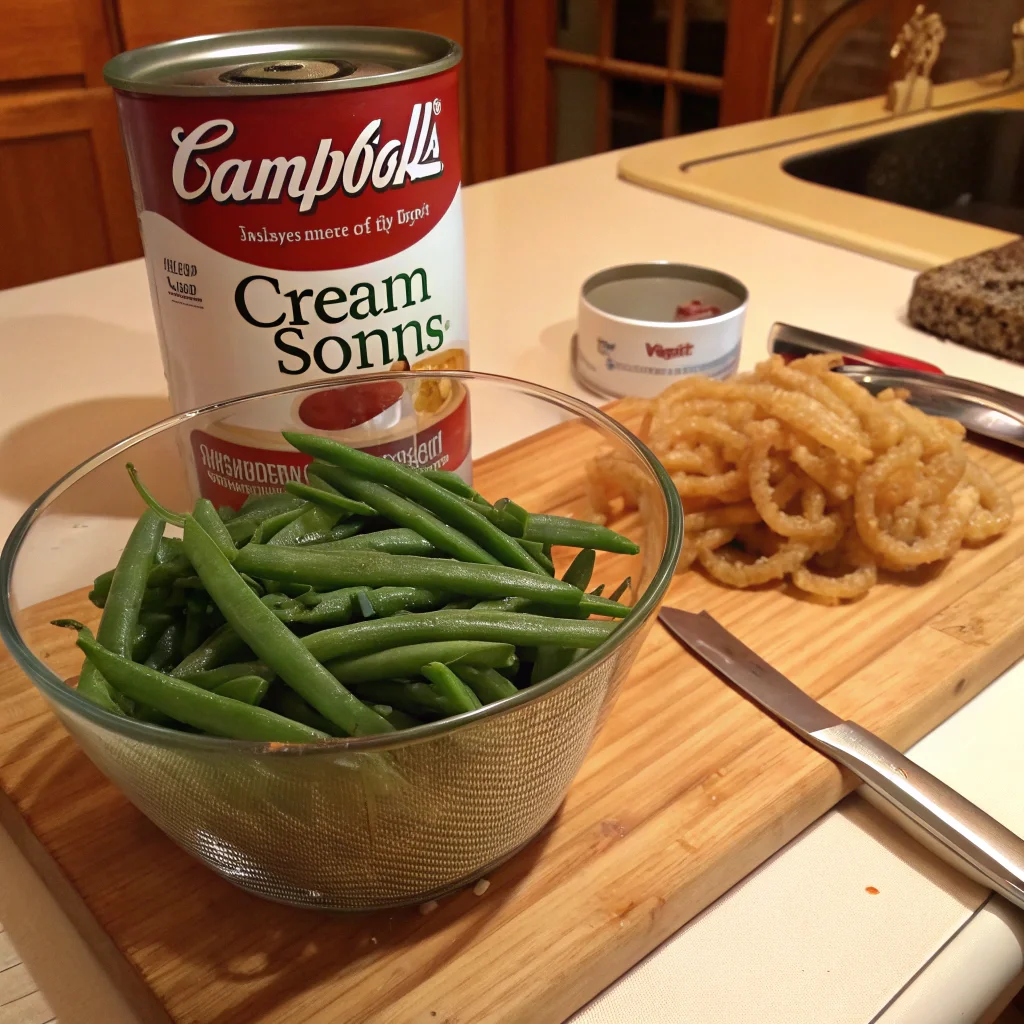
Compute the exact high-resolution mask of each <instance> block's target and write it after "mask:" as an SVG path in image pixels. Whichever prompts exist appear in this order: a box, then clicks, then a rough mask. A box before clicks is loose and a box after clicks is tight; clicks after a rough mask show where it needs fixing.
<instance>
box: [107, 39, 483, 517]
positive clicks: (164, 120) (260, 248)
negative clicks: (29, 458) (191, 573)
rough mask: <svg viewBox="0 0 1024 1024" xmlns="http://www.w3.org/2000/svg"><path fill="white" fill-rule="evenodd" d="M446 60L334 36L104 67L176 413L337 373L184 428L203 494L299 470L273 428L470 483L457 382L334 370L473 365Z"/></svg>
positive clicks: (454, 108)
mask: <svg viewBox="0 0 1024 1024" xmlns="http://www.w3.org/2000/svg"><path fill="white" fill-rule="evenodd" d="M460 58H461V51H460V49H459V47H458V46H457V45H456V44H455V43H454V42H452V41H451V40H449V39H445V38H442V37H440V36H435V35H431V34H429V33H425V32H414V31H407V30H399V29H381V28H359V27H344V28H341V27H339V28H292V29H267V30H259V31H252V32H238V33H230V34H226V35H216V36H203V37H199V38H194V39H182V40H177V41H174V42H170V43H161V44H158V45H155V46H147V47H143V48H141V49H137V50H130V51H128V52H125V53H122V54H120V55H119V56H117V57H115V58H114V59H113V60H111V61H110V62H108V64H107V65H106V68H105V69H104V75H105V78H106V80H107V82H108V83H109V84H110V85H112V86H113V87H114V88H115V90H116V95H117V104H118V112H119V115H120V120H121V129H122V135H123V138H124V144H125V149H126V152H127V156H128V164H129V167H130V170H131V178H132V185H133V189H134V192H135V204H136V209H137V212H138V216H139V224H140V228H141V232H142V240H143V245H144V249H145V255H146V263H147V266H148V270H149V280H150V288H151V292H152V299H153V308H154V311H155V314H156V321H157V328H158V331H159V334H160V341H161V349H162V353H163V361H164V369H165V373H166V376H167V383H168V389H169V392H170V396H171V402H172V405H173V406H174V409H175V411H182V410H185V409H192V408H196V407H198V406H204V405H209V404H211V403H215V402H219V401H222V400H224V399H228V398H234V397H237V396H241V395H246V394H252V393H255V392H262V391H270V390H276V389H279V388H282V387H287V386H288V385H293V384H305V383H312V382H318V381H323V382H332V381H333V382H336V383H337V384H338V385H339V386H338V387H337V388H321V389H319V390H316V391H297V392H291V393H285V394H282V395H280V396H277V397H275V398H273V399H268V400H262V401H260V402H259V403H250V404H249V405H248V406H244V405H243V406H241V407H237V408H236V411H234V412H226V414H225V416H224V418H223V419H222V420H218V422H217V425H216V427H209V426H207V427H206V428H205V429H203V430H199V429H196V430H194V431H193V432H192V435H191V439H190V448H191V453H192V457H193V463H194V466H193V468H194V472H195V477H196V479H195V483H196V485H197V488H198V490H199V492H200V493H201V494H202V495H203V496H205V497H209V498H211V499H212V500H214V501H215V502H216V503H217V504H229V505H233V506H236V507H237V506H238V505H240V504H241V503H242V501H244V499H245V498H246V497H247V496H249V495H250V494H261V493H267V492H269V491H273V490H280V489H281V488H282V487H283V486H284V484H285V483H286V482H287V480H289V479H301V478H302V477H303V476H304V466H305V465H306V464H307V463H308V461H309V460H308V458H306V457H305V456H300V455H298V453H296V452H294V450H293V449H291V448H289V446H288V445H287V444H286V442H284V440H283V439H282V437H281V431H282V430H287V429H290V430H309V429H315V430H317V431H319V432H327V433H329V434H331V435H332V436H335V437H337V438H338V439H339V440H342V441H346V442H348V443H351V444H355V445H357V446H359V447H362V448H364V449H366V450H370V451H374V452H375V453H376V454H380V455H384V456H385V457H388V458H394V459H396V460H399V461H403V462H406V463H408V464H411V465H415V466H443V467H444V468H446V469H452V470H456V471H461V472H463V474H464V475H465V474H468V471H469V458H468V455H469V408H468V400H467V396H466V392H465V389H464V388H463V387H462V386H461V385H460V384H459V383H458V382H457V381H454V380H452V381H449V380H438V379H437V378H434V379H432V380H424V382H423V384H422V385H421V386H420V387H419V388H418V389H417V388H410V387H409V386H406V385H401V384H399V383H398V380H397V379H396V381H395V382H394V383H393V384H392V383H390V382H388V381H387V380H386V379H385V380H383V381H381V380H377V381H375V382H372V383H366V384H364V385H353V384H352V383H351V382H352V379H353V378H357V377H358V376H359V375H366V374H380V373H381V372H382V371H389V370H395V369H402V370H412V371H417V370H461V369H466V368H467V367H468V365H469V353H468V338H467V326H468V325H467V314H466V283H465V252H464V237H463V227H462V201H461V184H460V158H459V145H460V136H459V111H458V78H457V65H458V63H459V60H460ZM343 383H344V385H345V386H344V387H342V386H340V385H341V384H343ZM247 408H248V411H245V410H246V409H247ZM368 438H370V439H372V443H371V441H369V440H367V439H368Z"/></svg>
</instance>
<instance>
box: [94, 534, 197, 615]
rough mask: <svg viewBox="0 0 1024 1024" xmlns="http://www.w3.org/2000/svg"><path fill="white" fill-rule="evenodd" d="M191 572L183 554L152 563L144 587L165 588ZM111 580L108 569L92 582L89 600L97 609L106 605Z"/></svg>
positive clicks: (112, 575) (112, 573) (111, 574)
mask: <svg viewBox="0 0 1024 1024" xmlns="http://www.w3.org/2000/svg"><path fill="white" fill-rule="evenodd" d="M163 539H164V540H168V539H170V538H167V537H165V538H163ZM191 571H192V566H191V565H190V564H189V560H188V559H187V558H186V557H185V556H184V555H183V554H181V555H174V556H172V557H171V558H169V559H167V560H166V561H163V562H160V563H156V562H154V564H153V566H152V568H150V570H149V574H148V576H147V579H146V587H147V589H151V590H152V589H159V588H162V587H165V586H166V585H168V584H173V583H174V581H175V580H177V579H178V578H180V577H181V576H184V575H186V574H188V573H190V572H191ZM113 580H114V570H113V569H108V570H107V572H103V573H100V575H99V576H97V577H96V579H95V580H93V584H92V590H91V591H89V600H90V601H91V602H92V603H93V604H94V605H96V607H97V608H102V607H103V606H104V605H105V604H106V601H107V596H108V595H109V593H110V584H111V583H112V582H113Z"/></svg>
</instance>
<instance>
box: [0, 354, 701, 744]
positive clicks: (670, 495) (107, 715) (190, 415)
mask: <svg viewBox="0 0 1024 1024" xmlns="http://www.w3.org/2000/svg"><path fill="white" fill-rule="evenodd" d="M430 378H434V379H446V378H447V379H451V380H468V381H471V382H472V381H481V382H483V383H489V384H493V385H497V386H499V387H503V388H508V389H511V390H513V391H518V392H520V393H527V394H529V395H531V396H533V397H535V398H538V399H541V400H543V401H545V402H547V403H548V404H549V405H553V406H555V407H557V408H561V409H563V410H567V411H569V412H572V413H574V414H575V415H576V416H577V417H578V418H579V419H582V420H584V421H587V422H589V423H590V424H591V425H592V426H598V427H601V428H603V429H604V430H606V431H607V432H609V433H611V434H612V435H614V436H615V437H616V439H617V440H618V441H620V442H621V443H623V444H625V445H626V447H627V448H630V449H632V450H633V452H634V454H635V455H636V456H638V457H639V458H640V459H641V461H643V462H644V463H646V464H647V466H648V468H649V469H650V470H651V472H652V473H653V474H654V477H655V479H656V480H657V481H658V483H659V485H660V487H661V492H662V497H663V498H664V499H665V505H666V509H667V520H668V521H667V524H666V525H667V529H666V538H665V551H664V552H663V554H662V557H661V560H660V562H659V563H658V567H657V569H656V570H655V572H654V575H653V576H652V578H651V582H650V584H649V585H648V586H647V588H646V589H645V590H644V592H643V594H641V596H640V598H639V600H638V601H637V602H636V604H635V605H633V608H632V610H631V611H630V613H629V615H627V616H626V617H625V618H624V619H622V620H621V622H620V624H619V626H618V628H617V629H616V630H615V631H614V632H613V633H612V634H611V635H610V636H609V637H608V639H607V640H604V641H602V642H601V643H600V644H598V645H597V646H596V647H594V648H593V649H592V650H590V651H588V652H587V653H586V654H585V655H584V656H583V657H582V658H580V659H579V660H578V661H574V662H573V663H572V664H571V665H570V666H568V667H567V668H565V669H562V670H561V671H559V672H556V673H555V674H554V675H552V676H549V677H548V678H547V679H545V680H543V681H542V682H540V683H537V684H535V685H534V686H530V687H528V688H526V689H523V690H520V691H519V692H518V693H517V694H515V695H514V696H511V697H505V698H504V699H502V700H499V701H495V702H493V703H491V704H485V705H484V706H483V707H481V708H477V709H475V710H473V711H467V712H463V713H462V714H460V715H453V716H450V717H449V718H444V719H441V720H440V721H436V722H425V723H424V724H422V725H418V726H414V727H413V728H411V729H402V730H399V731H397V732H395V733H380V734H376V735H371V736H339V737H331V738H330V739H327V740H322V741H319V742H312V743H280V742H277V743H268V742H267V741H262V740H260V741H254V740H238V739H230V738H227V737H221V736H206V735H202V734H197V733H187V732H179V731H177V730H174V729H170V728H167V727H165V726H161V725H155V724H152V723H150V722H143V721H139V720H138V719H135V718H128V717H125V716H120V715H115V714H113V713H112V712H110V711H107V710H106V709H104V708H101V707H99V706H98V705H96V704H93V703H92V702H90V701H88V700H84V699H82V698H80V697H79V696H78V695H77V694H76V693H75V691H74V690H73V689H72V688H71V687H69V686H68V685H67V683H66V682H65V681H64V680H63V679H61V678H60V677H59V676H58V675H57V674H56V673H55V672H53V671H52V670H51V669H50V668H49V667H48V666H47V665H46V664H44V663H43V662H42V661H41V660H40V659H39V658H37V657H36V655H35V654H34V653H33V652H32V650H31V649H30V648H29V647H28V645H27V643H26V642H25V641H24V639H23V638H22V636H21V633H20V632H19V630H18V627H17V625H16V624H15V619H14V612H13V608H12V605H11V581H12V578H13V571H14V567H15V564H16V562H17V557H18V553H19V551H20V549H21V546H22V543H23V542H24V540H25V538H26V536H27V535H28V533H29V531H30V529H31V528H32V526H33V525H34V523H35V521H36V520H37V519H38V518H39V516H40V515H41V513H42V512H43V511H44V510H45V509H46V507H47V506H48V505H49V504H50V503H51V502H52V501H54V500H55V499H56V498H58V497H59V496H60V495H61V494H63V493H64V492H65V491H66V490H68V488H70V487H71V486H73V485H74V484H75V483H77V482H78V481H79V480H81V479H82V478H83V477H85V476H86V475H87V474H89V473H90V472H92V471H93V470H94V469H97V468H98V467H99V466H101V465H104V464H106V463H108V462H110V461H111V460H112V459H114V458H116V457H117V456H118V455H119V454H120V453H121V452H124V451H127V450H129V449H131V448H132V447H134V446H135V445H137V444H140V443H142V442H143V441H146V440H147V439H149V438H150V437H154V436H156V435H157V434H160V433H163V432H164V431H166V430H169V429H171V428H174V427H178V426H181V425H182V424H185V423H187V422H188V421H189V420H191V419H195V418H197V417H199V416H204V415H206V414H208V413H210V412H215V411H218V410H221V409H231V408H232V407H235V406H241V405H245V404H247V403H250V402H253V401H254V400H256V399H261V398H267V397H271V396H276V395H281V394H290V393H300V392H303V391H318V390H322V389H323V388H324V387H325V386H332V385H333V386H335V387H346V386H349V385H352V384H365V383H372V382H375V381H381V380H390V381H395V380H402V381H410V382H412V381H422V380H424V379H430ZM546 429H550V428H546ZM535 433H541V431H535V432H534V434H535ZM534 434H526V435H524V436H523V437H522V438H519V439H518V440H525V438H527V437H532V436H534ZM512 443H513V444H515V443H517V442H516V441H513V442H512ZM495 450H496V451H500V449H495ZM682 540H683V508H682V502H681V501H680V498H679V495H678V493H677V491H676V488H675V486H674V484H673V483H672V479H671V477H670V476H669V474H668V471H667V470H666V469H665V467H664V466H662V464H661V463H660V462H659V461H658V459H657V458H656V457H655V455H654V453H653V452H652V451H651V450H650V448H648V447H647V445H646V444H644V442H643V441H641V440H640V439H639V438H638V437H637V436H636V435H635V434H634V433H633V432H632V431H630V430H629V429H628V428H627V427H625V426H623V425H622V424H621V423H619V422H618V421H617V420H615V419H613V418H612V417H611V416H609V415H608V414H607V413H606V412H604V410H603V409H601V408H599V407H598V406H595V405H591V404H590V403H589V402H586V401H584V400H583V399H580V398H576V397H575V396H573V395H567V394H565V393H564V392H561V391H557V390H556V389H554V388H549V387H546V386H545V385H543V384H535V383H533V382H531V381H524V380H520V379H518V378H515V377H508V376H504V375H501V374H494V373H482V372H479V371H474V370H410V371H385V372H383V373H373V374H360V375H359V376H358V377H351V378H347V379H342V380H338V381H326V380H323V379H320V380H316V381H311V382H308V383H303V384H295V385H292V386H290V387H287V388H272V389H270V390H268V391H259V392H254V393H253V394H249V395H242V396H239V397H237V398H232V399H226V400H224V401H221V402H214V403H211V404H209V405H205V406H200V407H198V408H195V409H189V410H186V411H185V412H181V413H177V414H175V415H173V416H168V417H166V418H165V419H162V420H159V421H157V422H156V423H153V424H151V425H150V426H148V427H144V428H143V429H142V430H140V431H137V432H136V433H134V434H131V435H129V436H128V437H125V438H122V439H121V440H120V441H115V442H114V443H113V444H111V445H108V446H107V447H106V448H103V449H102V450H100V451H99V452H97V453H96V454H94V455H91V456H90V457H89V458H87V459H85V460H84V461H83V462H81V463H79V464H78V465H77V466H76V467H75V468H74V469H71V470H69V471H68V472H67V473H65V474H64V476H62V477H61V478H60V479H59V480H57V481H56V482H55V483H54V484H52V485H51V486H50V487H48V488H47V489H46V490H45V491H44V492H43V493H42V494H41V495H40V496H39V497H38V498H36V500H35V501H33V502H32V503H31V504H30V505H29V507H28V508H27V509H26V510H25V512H24V513H23V514H22V515H21V517H20V518H19V519H18V521H17V523H16V524H15V526H14V529H13V530H11V533H10V535H9V537H8V538H7V540H6V542H5V543H4V546H3V550H2V551H0V641H2V642H3V643H4V645H6V647H7V649H8V650H9V651H10V653H11V655H12V656H13V657H14V660H15V661H16V662H17V663H18V665H19V666H20V668H21V669H22V670H23V671H24V672H25V674H26V675H27V676H28V677H29V679H30V680H31V681H32V683H33V685H35V686H36V687H37V688H39V689H40V690H42V691H43V694H44V696H46V697H47V698H49V699H51V700H52V701H54V702H55V703H56V705H57V706H58V708H62V709H66V710H67V711H69V712H70V713H72V714H76V715H82V716H83V717H85V718H87V719H89V720H90V721H91V722H92V723H93V724H94V725H96V726H99V727H101V728H103V729H108V730H110V731H112V732H116V733H119V734H120V735H122V736H124V737H126V738H129V739H134V740H141V741H145V742H149V743H155V744H157V745H159V746H172V747H175V748H179V749H180V748H183V747H184V748H192V749H194V750H201V751H206V752H211V753H212V752H221V753H225V754H248V755H251V756H315V755H323V754H326V755H332V754H337V753H348V752H356V751H385V750H389V749H396V748H399V747H405V746H410V745H412V744H414V743H421V742H427V741H430V740H434V739H437V738H438V737H439V736H442V735H444V734H446V733H449V732H454V731H456V730H460V729H465V728H466V727H469V726H474V725H477V724H478V723H481V722H483V721H485V720H488V719H491V718H497V717H500V716H503V715H506V714H511V713H512V712H513V711H515V710H517V709H518V708H520V707H523V706H524V705H526V704H530V703H534V702H535V701H538V700H541V699H543V698H545V697H547V696H549V695H550V694H552V693H553V692H554V691H555V690H558V689H560V688H561V687H562V686H564V685H566V684H568V683H569V682H571V681H572V680H573V679H575V678H576V677H578V676H579V675H581V674H582V673H585V672H586V671H587V670H588V669H591V668H593V667H594V666H596V665H597V664H599V663H600V662H601V661H603V660H604V659H605V658H606V657H607V656H608V655H609V654H610V653H611V652H612V650H613V649H614V648H616V647H619V646H621V644H622V643H623V642H624V641H625V640H627V639H628V638H629V637H631V636H632V635H633V634H635V633H637V632H638V631H639V630H641V629H642V628H643V627H644V625H645V624H646V623H647V621H648V620H649V619H650V617H651V615H652V614H653V612H654V611H655V609H656V607H657V605H658V602H659V601H660V600H661V598H662V596H663V595H664V593H665V590H666V589H667V588H668V584H669V582H670V581H671V579H672V576H673V574H674V573H675V567H676V562H677V561H678V559H679V553H680V550H681V547H682ZM55 710H56V709H55ZM58 717H60V716H58Z"/></svg>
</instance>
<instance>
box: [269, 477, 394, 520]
mask: <svg viewBox="0 0 1024 1024" xmlns="http://www.w3.org/2000/svg"><path fill="white" fill-rule="evenodd" d="M309 478H310V480H315V481H317V483H316V485H314V486H310V485H309V484H300V483H298V482H297V481H295V480H289V481H288V483H286V484H285V488H286V489H287V491H288V493H289V494H294V495H295V496H296V497H297V498H305V500H306V501H311V502H313V503H314V504H317V505H322V506H323V507H324V508H329V509H333V510H334V511H336V512H344V513H346V514H348V515H350V516H374V515H376V514H377V510H376V509H374V508H373V507H372V506H370V505H367V504H366V502H365V501H354V500H353V499H352V498H346V497H345V495H344V494H338V493H337V491H335V490H334V489H333V488H332V489H331V490H327V488H326V487H324V486H320V485H321V484H326V481H325V480H322V479H321V478H320V477H318V476H317V475H316V474H315V473H310V474H309Z"/></svg>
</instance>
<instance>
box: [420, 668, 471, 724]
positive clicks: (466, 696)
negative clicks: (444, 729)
mask: <svg viewBox="0 0 1024 1024" xmlns="http://www.w3.org/2000/svg"><path fill="white" fill-rule="evenodd" d="M420 672H421V674H422V675H423V677H424V678H425V679H428V680H429V681H430V688H431V689H432V690H433V691H434V693H436V694H437V695H438V696H439V697H440V698H441V700H442V701H444V703H445V710H447V712H448V714H449V715H461V714H463V713H464V712H466V711H475V710H476V709H477V708H482V707H483V704H481V703H480V698H479V697H477V695H476V694H475V693H474V692H473V691H472V690H471V689H470V688H469V687H468V686H467V685H466V684H465V683H464V682H463V681H462V680H461V679H460V678H459V677H458V676H457V675H456V674H455V673H454V672H453V671H452V670H451V669H450V668H449V667H448V666H447V665H444V664H442V663H441V662H440V661H432V662H431V663H430V664H429V665H424V666H423V668H421V669H420Z"/></svg>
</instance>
